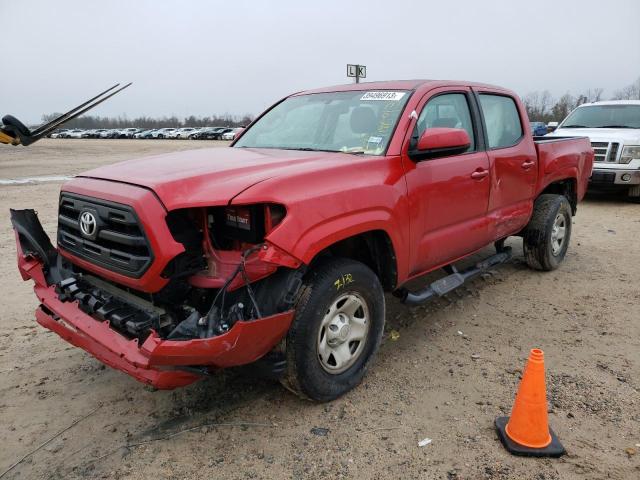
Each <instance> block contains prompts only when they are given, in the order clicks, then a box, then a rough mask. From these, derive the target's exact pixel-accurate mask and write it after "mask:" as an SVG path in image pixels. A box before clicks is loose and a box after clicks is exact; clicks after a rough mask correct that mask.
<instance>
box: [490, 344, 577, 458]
mask: <svg viewBox="0 0 640 480" xmlns="http://www.w3.org/2000/svg"><path fill="white" fill-rule="evenodd" d="M495 423H496V429H497V430H498V436H499V437H500V441H501V442H502V444H503V445H504V447H505V448H506V449H507V450H508V451H509V452H510V453H512V454H514V455H525V456H530V457H559V456H561V455H562V454H563V453H564V447H563V446H562V444H561V443H560V441H559V440H558V437H556V435H555V433H553V430H551V429H550V428H549V421H548V418H547V394H546V387H545V383H544V352H543V351H542V350H540V349H538V348H534V349H533V350H531V353H530V354H529V361H528V362H527V366H526V367H525V369H524V373H523V375H522V381H521V382H520V388H519V389H518V393H517V394H516V400H515V402H514V403H513V408H512V409H511V417H498V418H496V422H495Z"/></svg>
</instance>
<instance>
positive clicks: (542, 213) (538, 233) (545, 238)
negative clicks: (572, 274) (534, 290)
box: [523, 194, 572, 271]
mask: <svg viewBox="0 0 640 480" xmlns="http://www.w3.org/2000/svg"><path fill="white" fill-rule="evenodd" d="M571 221H572V211H571V205H570V204H569V201H568V200H567V197H565V196H564V195H552V194H544V195H540V196H539V197H538V198H537V199H536V201H535V203H534V205H533V215H532V216H531V220H530V221H529V224H528V225H527V226H526V228H525V230H524V235H523V246H524V256H525V259H526V261H527V264H528V265H529V267H531V268H533V269H535V270H543V271H550V270H555V269H556V268H558V266H560V263H562V260H564V257H565V255H566V253H567V248H569V241H570V239H571Z"/></svg>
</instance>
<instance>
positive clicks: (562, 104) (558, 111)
mask: <svg viewBox="0 0 640 480" xmlns="http://www.w3.org/2000/svg"><path fill="white" fill-rule="evenodd" d="M577 105H578V99H577V98H575V97H574V96H572V95H570V94H569V93H565V94H564V95H563V96H561V97H560V98H559V99H558V101H557V102H556V104H555V105H554V106H553V107H551V117H552V118H551V120H554V121H556V122H560V121H562V120H564V119H565V118H566V117H567V115H569V113H571V111H572V110H573V109H574V108H576V106H577Z"/></svg>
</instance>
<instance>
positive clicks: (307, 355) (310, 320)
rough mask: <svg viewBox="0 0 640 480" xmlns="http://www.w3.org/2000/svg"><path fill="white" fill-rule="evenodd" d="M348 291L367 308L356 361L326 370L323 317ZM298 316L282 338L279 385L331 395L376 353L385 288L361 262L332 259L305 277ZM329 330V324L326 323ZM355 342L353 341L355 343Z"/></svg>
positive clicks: (348, 385)
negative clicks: (283, 349)
mask: <svg viewBox="0 0 640 480" xmlns="http://www.w3.org/2000/svg"><path fill="white" fill-rule="evenodd" d="M346 295H351V296H356V297H358V298H359V299H360V300H361V301H362V302H364V304H366V308H367V309H368V313H369V315H368V320H367V323H368V330H367V332H366V334H365V336H364V338H365V341H364V342H363V345H362V346H361V347H359V346H358V347H353V345H352V344H351V343H349V346H348V348H349V349H351V348H354V349H355V351H358V350H357V349H358V348H361V350H360V353H359V354H358V355H357V356H356V355H354V357H355V359H354V363H353V364H351V365H350V366H349V367H348V368H347V369H346V370H344V371H342V372H339V373H329V372H328V371H327V370H326V369H325V367H324V366H323V364H322V362H321V360H320V355H319V353H318V352H319V346H318V343H319V338H320V334H321V330H322V322H323V319H324V318H325V315H326V314H327V313H328V311H329V308H330V307H331V306H332V305H334V304H335V303H336V302H337V301H338V305H339V304H340V303H339V301H340V299H341V298H344V297H345V296H346ZM295 310H296V315H295V317H294V320H293V323H292V325H291V328H290V329H289V332H288V334H287V338H286V357H287V370H286V373H285V375H284V377H283V379H282V380H281V382H282V384H283V385H284V386H285V387H286V388H287V389H289V390H291V391H292V392H293V393H295V394H296V395H298V396H300V397H302V398H306V399H310V400H315V401H320V402H326V401H330V400H334V399H336V398H338V397H340V396H341V395H343V394H345V393H346V392H348V391H349V390H351V389H352V388H354V387H355V386H357V385H358V384H359V383H360V381H361V380H362V378H363V377H364V375H365V372H366V370H367V367H368V365H369V364H370V361H371V360H372V358H373V357H374V355H375V353H376V351H377V350H378V347H379V346H380V341H381V340H382V334H383V331H384V318H385V301H384V292H383V290H382V286H381V285H380V281H379V280H378V277H377V276H376V275H375V273H373V271H371V269H370V268H369V267H367V266H366V265H364V264H363V263H360V262H356V261H354V260H350V259H345V258H332V259H329V260H327V261H324V262H323V263H320V264H319V265H317V266H316V267H314V268H313V269H312V270H311V271H310V272H309V273H308V274H307V276H306V278H305V281H304V285H303V287H302V288H301V290H300V293H299V295H298V300H297V302H296V307H295ZM324 331H325V332H328V330H327V328H326V327H325V328H324ZM355 344H356V345H357V344H358V343H357V342H356V343H355ZM334 361H335V360H334Z"/></svg>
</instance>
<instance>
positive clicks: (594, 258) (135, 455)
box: [0, 140, 640, 480]
mask: <svg viewBox="0 0 640 480" xmlns="http://www.w3.org/2000/svg"><path fill="white" fill-rule="evenodd" d="M219 144H221V142H189V141H133V140H94V141H92V140H86V141H85V140H45V141H42V142H40V143H38V144H36V145H34V146H32V147H29V148H23V147H8V146H5V147H4V148H0V178H2V179H15V178H24V177H30V176H40V175H63V176H64V175H69V174H73V173H77V172H79V171H82V170H84V169H86V168H88V167H91V166H94V165H98V164H105V163H111V162H114V161H118V160H122V159H125V158H130V157H136V156H140V155H144V154H151V153H155V152H159V151H171V150H182V149H186V148H201V147H205V146H212V145H216V146H217V145H219ZM60 184H61V182H50V183H34V184H27V185H5V186H0V210H2V211H3V212H4V213H3V214H2V215H3V217H2V218H3V221H2V222H1V223H0V272H1V274H2V275H1V276H0V291H1V292H2V293H3V294H4V299H5V300H4V302H3V304H4V305H3V307H2V313H1V314H0V445H1V447H0V474H1V473H2V472H4V471H5V470H6V469H7V468H8V467H9V466H11V465H12V464H13V463H14V462H16V461H18V460H19V459H21V458H22V457H23V456H24V455H26V454H28V453H29V452H31V451H33V450H34V449H37V448H38V447H39V446H40V445H42V444H43V443H44V442H46V441H47V440H49V439H50V438H52V437H54V436H55V435H56V434H58V433H59V432H61V431H63V430H65V429H67V428H68V427H70V426H71V428H68V429H67V430H66V431H64V432H63V433H62V434H60V435H58V436H56V437H55V439H54V440H53V441H52V442H50V443H48V444H47V445H46V446H44V447H43V448H40V449H39V450H37V451H36V452H35V453H34V454H32V455H29V456H27V457H26V458H25V459H24V460H23V461H22V462H21V463H20V464H19V465H18V466H17V467H15V468H14V469H13V470H11V471H10V472H9V473H7V474H6V475H5V476H4V477H3V478H17V479H37V478H53V479H74V478H120V479H141V478H144V479H146V478H153V479H170V478H171V479H173V478H179V479H200V478H202V479H205V478H206V479H210V478H224V479H248V478H272V479H284V478H300V479H302V478H305V479H306V478H311V479H316V478H317V479H321V478H322V479H325V478H363V479H368V478H377V479H389V478H402V479H409V478H422V479H431V478H434V479H474V480H475V479H535V480H543V479H547V480H549V479H603V478H611V479H624V480H627V479H636V478H640V394H639V392H640V315H639V307H638V306H639V304H640V246H639V243H638V242H639V237H640V205H637V204H631V203H627V202H626V201H624V200H622V199H617V198H612V197H590V198H588V199H587V200H586V201H585V202H584V203H582V204H581V205H580V206H579V209H578V215H577V216H576V217H575V221H574V231H573V238H572V239H571V246H570V249H569V252H568V255H567V258H566V260H565V262H564V264H563V265H562V266H561V268H560V269H559V270H557V271H555V272H551V273H539V272H534V271H531V270H529V269H528V268H527V267H526V265H524V264H523V262H522V260H521V255H522V248H521V243H520V241H519V240H518V239H513V240H511V241H510V242H508V243H509V244H510V245H512V246H513V248H514V251H515V259H514V261H512V262H511V263H510V264H508V265H506V266H503V267H500V268H497V269H496V270H495V272H494V273H493V274H492V275H490V276H486V277H485V278H478V279H476V280H474V281H473V282H471V283H470V284H469V285H468V287H463V288H462V290H460V291H459V292H455V293H453V294H451V295H449V296H448V297H447V298H445V299H442V300H438V301H435V302H433V303H430V304H427V305H425V306H423V307H418V308H413V309H410V308H407V307H405V306H403V305H401V304H400V303H399V302H398V301H397V300H395V299H394V298H393V297H391V296H389V297H388V298H387V328H386V333H385V339H384V343H383V345H382V347H381V350H380V352H379V355H378V357H377V360H376V362H375V364H374V366H373V367H372V368H371V370H370V372H369V374H368V375H367V377H366V378H365V380H364V382H363V383H362V385H361V386H360V387H359V388H357V389H356V390H354V391H352V392H351V393H349V394H348V395H346V396H345V397H343V398H341V399H339V400H337V401H334V402H332V403H329V404H313V403H309V402H306V401H302V400H299V399H298V398H296V397H294V396H293V395H292V394H290V393H289V392H287V391H286V390H284V389H283V388H281V387H280V386H279V385H278V384H275V383H272V382H269V381H263V380H255V379H251V378H248V377H246V376H243V375H240V374H239V373H238V372H234V371H227V372H223V373H221V374H219V375H216V376H214V377H211V378H209V379H207V380H204V381H201V382H199V383H197V384H194V385H192V386H189V387H187V388H183V389H181V390H176V391H171V392H167V391H151V390H150V389H148V388H146V387H144V386H143V385H142V384H139V383H137V382H136V381H135V380H133V379H131V378H129V377H128V376H126V375H124V374H122V373H120V372H117V371H114V370H112V369H110V368H105V367H104V366H102V365H101V364H100V363H99V362H98V361H97V360H95V359H93V358H92V357H91V356H89V355H88V354H86V353H84V352H83V351H81V350H78V349H76V348H74V347H71V346H70V345H68V344H67V343H65V342H64V341H63V340H61V339H60V338H59V337H58V336H57V335H55V334H54V333H50V332H48V331H45V330H44V329H43V328H41V327H40V326H39V325H37V324H36V322H35V320H34V316H33V311H34V309H35V308H36V305H37V302H36V298H35V296H34V295H33V293H32V289H31V288H32V286H31V283H25V282H22V280H21V278H20V276H19V274H18V271H17V268H16V265H15V246H14V237H13V233H12V231H11V228H10V223H9V215H8V209H9V207H14V208H24V207H35V208H36V209H37V210H38V212H39V214H40V218H41V219H42V220H43V224H44V227H45V229H46V230H47V231H48V232H49V233H50V234H51V235H53V234H54V232H55V228H56V220H55V219H56V204H57V195H58V191H59V188H60ZM392 331H397V332H398V333H399V337H398V338H396V335H395V332H394V335H391V332H392ZM394 338H395V340H394ZM532 347H540V348H542V349H543V350H544V351H545V358H546V368H547V389H548V400H549V412H550V414H549V420H550V423H551V425H552V427H553V429H554V430H555V431H556V432H557V433H558V435H559V437H560V439H561V441H562V442H563V444H564V446H565V447H566V449H567V452H568V454H567V455H566V456H564V457H562V458H560V459H533V458H521V457H512V456H510V455H509V454H507V453H506V452H505V450H504V449H503V448H502V446H501V444H500V443H499V441H498V439H497V436H496V434H495V431H494V428H493V421H494V419H495V417H496V416H499V415H508V414H509V411H510V408H511V405H512V402H513V398H514V394H515V391H516V388H517V385H518V381H519V378H520V373H521V369H522V367H523V366H524V362H525V359H526V357H527V355H528V351H529V349H531V348H532ZM96 409H97V410H96ZM88 414H89V416H87V417H86V418H83V417H84V416H86V415H88ZM78 420H80V421H79V422H78V423H76V424H74V422H77V421H78ZM72 425H73V426H72ZM318 428H320V430H318ZM322 429H326V430H322ZM314 432H315V433H314ZM426 437H428V438H431V439H433V441H432V443H431V444H429V445H427V446H425V447H419V446H418V442H419V441H420V440H422V439H424V438H426ZM126 445H129V446H128V447H125V446H126ZM0 476H1V475H0Z"/></svg>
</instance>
